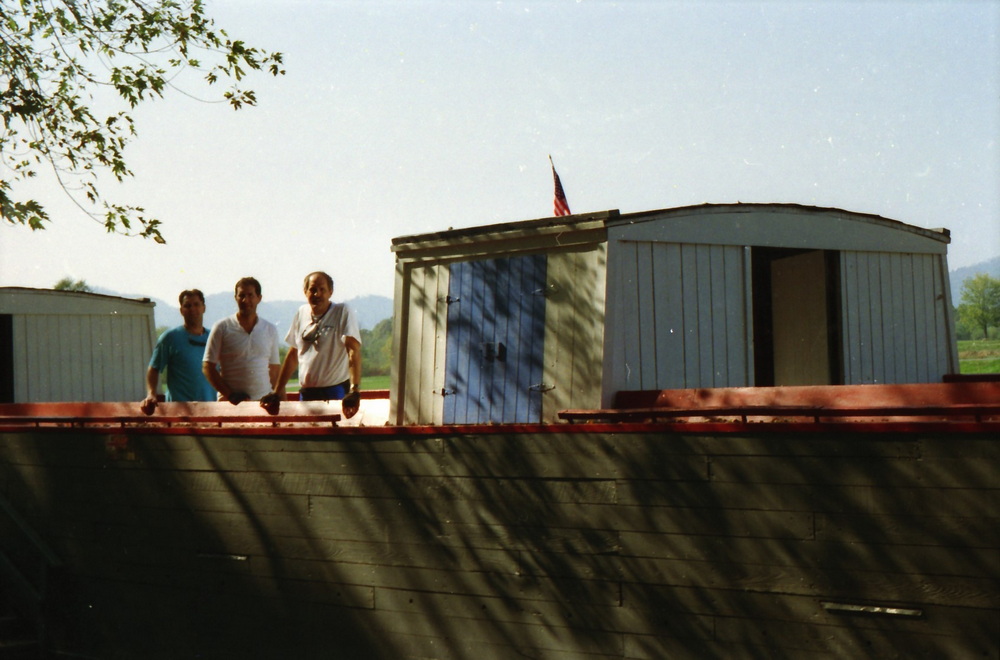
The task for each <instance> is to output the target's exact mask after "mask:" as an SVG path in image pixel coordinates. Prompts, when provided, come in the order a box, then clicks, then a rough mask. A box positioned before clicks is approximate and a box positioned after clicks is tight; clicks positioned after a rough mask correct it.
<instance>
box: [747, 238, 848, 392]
mask: <svg viewBox="0 0 1000 660" xmlns="http://www.w3.org/2000/svg"><path fill="white" fill-rule="evenodd" d="M751 255H752V256H751V259H752V269H753V323H754V382H755V383H756V384H757V385H758V386H771V385H833V384H838V383H840V382H842V379H843V376H842V373H841V368H840V362H841V360H840V340H839V338H840V312H839V305H838V304H837V300H838V299H839V296H838V291H839V286H838V283H839V282H840V276H839V259H838V254H837V252H835V251H830V250H796V249H790V248H760V247H755V248H752V249H751Z"/></svg>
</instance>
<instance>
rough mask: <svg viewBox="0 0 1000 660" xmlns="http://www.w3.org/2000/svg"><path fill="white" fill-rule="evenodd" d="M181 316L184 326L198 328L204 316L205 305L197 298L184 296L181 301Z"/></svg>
mask: <svg viewBox="0 0 1000 660" xmlns="http://www.w3.org/2000/svg"><path fill="white" fill-rule="evenodd" d="M181 316H183V317H184V325H188V326H192V327H196V328H197V327H200V326H201V320H202V318H203V317H204V316H205V303H203V302H202V301H201V298H199V297H198V296H191V295H188V296H184V299H183V300H182V301H181Z"/></svg>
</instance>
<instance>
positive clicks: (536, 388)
mask: <svg viewBox="0 0 1000 660" xmlns="http://www.w3.org/2000/svg"><path fill="white" fill-rule="evenodd" d="M528 389H529V390H530V391H532V392H541V393H542V394H544V393H545V392H548V391H550V390H554V389H556V386H555V385H546V384H545V383H535V384H534V385H530V386H529V387H528Z"/></svg>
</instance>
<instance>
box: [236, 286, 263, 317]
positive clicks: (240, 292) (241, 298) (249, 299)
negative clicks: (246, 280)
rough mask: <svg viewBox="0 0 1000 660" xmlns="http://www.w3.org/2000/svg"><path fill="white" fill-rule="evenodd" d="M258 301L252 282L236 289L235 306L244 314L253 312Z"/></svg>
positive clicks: (258, 297)
mask: <svg viewBox="0 0 1000 660" xmlns="http://www.w3.org/2000/svg"><path fill="white" fill-rule="evenodd" d="M259 303H260V296H258V295H257V290H256V289H255V288H254V286H253V285H252V284H243V285H241V286H240V288H238V289H237V290H236V306H237V307H239V308H240V311H241V312H243V313H244V314H253V313H255V312H256V311H257V305H258V304H259Z"/></svg>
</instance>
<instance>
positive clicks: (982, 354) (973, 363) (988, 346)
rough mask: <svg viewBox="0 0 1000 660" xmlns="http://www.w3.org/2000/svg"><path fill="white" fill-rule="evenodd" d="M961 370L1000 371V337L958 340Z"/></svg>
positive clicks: (983, 372)
mask: <svg viewBox="0 0 1000 660" xmlns="http://www.w3.org/2000/svg"><path fill="white" fill-rule="evenodd" d="M958 365H959V372H960V373H963V374H997V373H1000V339H973V340H963V341H960V342H958Z"/></svg>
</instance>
